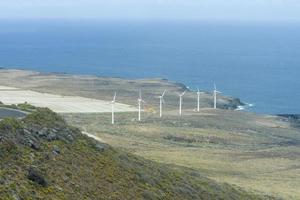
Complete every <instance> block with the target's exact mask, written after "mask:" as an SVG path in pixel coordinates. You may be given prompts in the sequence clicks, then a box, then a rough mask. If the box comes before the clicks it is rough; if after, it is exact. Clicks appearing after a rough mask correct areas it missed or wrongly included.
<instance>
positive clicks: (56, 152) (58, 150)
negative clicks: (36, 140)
mask: <svg viewBox="0 0 300 200" xmlns="http://www.w3.org/2000/svg"><path fill="white" fill-rule="evenodd" d="M52 152H53V153H54V154H60V148H59V147H58V146H57V145H54V146H53V151H52Z"/></svg>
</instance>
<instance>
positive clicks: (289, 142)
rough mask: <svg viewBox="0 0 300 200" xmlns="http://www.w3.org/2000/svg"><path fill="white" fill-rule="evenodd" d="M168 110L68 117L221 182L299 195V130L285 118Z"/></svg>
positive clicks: (127, 147) (118, 143)
mask: <svg viewBox="0 0 300 200" xmlns="http://www.w3.org/2000/svg"><path fill="white" fill-rule="evenodd" d="M176 114H177V113H175V112H165V116H164V117H163V118H162V119H160V118H158V116H157V114H156V115H153V114H151V113H143V121H142V122H141V123H138V122H137V121H136V118H137V113H117V114H116V124H115V125H114V126H112V125H111V124H110V114H109V113H106V114H85V115H83V114H81V115H65V118H66V119H67V121H68V122H69V123H71V124H74V125H75V124H76V125H77V126H78V127H81V128H82V129H83V130H85V131H87V132H89V133H93V134H95V135H96V136H98V137H100V138H101V139H103V140H104V141H105V142H107V143H108V144H110V145H112V146H113V147H115V148H118V149H121V150H123V151H127V152H130V153H132V154H135V155H137V156H141V157H144V158H146V159H150V160H153V161H156V162H160V163H164V164H172V165H176V166H182V167H188V168H190V169H193V170H195V171H197V172H199V173H201V174H203V175H204V176H207V177H209V178H211V179H214V180H215V181H218V182H227V183H230V184H235V185H238V186H240V187H242V188H244V189H246V190H251V191H259V192H262V193H265V194H268V195H272V196H277V197H282V198H284V199H299V198H300V192H299V188H300V181H299V180H300V176H299V172H300V171H299V167H298V166H300V159H299V156H298V155H299V154H300V134H299V133H300V131H299V129H297V128H295V127H294V126H292V125H291V124H290V123H289V121H287V120H286V119H285V118H281V117H275V116H264V115H256V114H252V113H244V112H236V111H226V110H216V111H214V110H211V109H202V110H201V112H200V113H195V112H189V111H185V112H184V117H179V116H177V115H176Z"/></svg>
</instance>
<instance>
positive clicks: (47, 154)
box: [0, 109, 268, 200]
mask: <svg viewBox="0 0 300 200" xmlns="http://www.w3.org/2000/svg"><path fill="white" fill-rule="evenodd" d="M0 160H1V162H0V199H1V200H6V199H24V200H27V199H43V200H44V199H49V200H55V199H72V200H73V199H74V200H76V199H78V200H84V199H93V200H94V199H180V200H182V199H264V198H268V197H265V196H258V195H255V194H253V193H249V192H245V191H244V190H242V189H240V188H238V187H236V186H230V185H228V184H221V183H216V182H214V181H212V180H210V179H207V178H205V177H203V176H202V175H200V173H199V172H197V171H193V170H189V169H187V168H183V167H177V168H176V169H175V167H173V166H167V165H162V164H158V163H155V162H152V161H149V160H145V159H142V158H140V157H136V156H133V155H130V154H127V153H124V152H122V151H117V150H115V149H113V148H112V147H110V146H109V145H106V144H103V143H99V142H97V141H95V140H93V139H91V138H88V137H87V136H84V135H82V134H81V132H80V131H79V130H78V129H77V128H74V127H70V126H68V125H67V123H66V122H65V121H64V120H63V119H62V118H61V117H60V116H58V115H56V114H55V113H53V112H51V111H50V110H48V109H38V110H37V111H35V112H33V113H32V114H30V115H28V116H27V117H26V118H24V119H22V120H16V119H12V118H6V119H3V120H2V121H0Z"/></svg>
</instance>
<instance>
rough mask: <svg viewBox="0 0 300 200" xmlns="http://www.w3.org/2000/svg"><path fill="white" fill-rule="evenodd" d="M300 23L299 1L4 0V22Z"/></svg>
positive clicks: (0, 8) (0, 11)
mask: <svg viewBox="0 0 300 200" xmlns="http://www.w3.org/2000/svg"><path fill="white" fill-rule="evenodd" d="M45 18H47V19H86V18H87V19H90V18H92V19H113V20H121V19H122V20H123V19H133V20H218V21H275V22H277V21H291V22H295V21H296V22H298V21H300V1H299V0H75V1H74V0H1V1H0V19H45Z"/></svg>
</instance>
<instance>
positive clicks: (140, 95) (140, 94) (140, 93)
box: [139, 90, 142, 99]
mask: <svg viewBox="0 0 300 200" xmlns="http://www.w3.org/2000/svg"><path fill="white" fill-rule="evenodd" d="M139 98H140V99H142V90H139Z"/></svg>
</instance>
